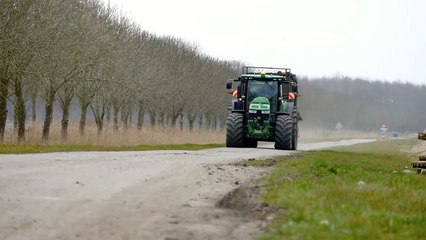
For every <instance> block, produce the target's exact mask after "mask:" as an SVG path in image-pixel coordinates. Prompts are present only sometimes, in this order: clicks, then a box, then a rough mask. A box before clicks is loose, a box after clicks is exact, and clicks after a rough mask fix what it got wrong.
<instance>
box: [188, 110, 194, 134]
mask: <svg viewBox="0 0 426 240" xmlns="http://www.w3.org/2000/svg"><path fill="white" fill-rule="evenodd" d="M186 118H188V123H189V131H191V132H192V131H193V130H194V122H195V118H196V115H195V114H190V113H187V114H186Z"/></svg>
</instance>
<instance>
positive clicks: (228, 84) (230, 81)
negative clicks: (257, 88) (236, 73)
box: [226, 80, 232, 90]
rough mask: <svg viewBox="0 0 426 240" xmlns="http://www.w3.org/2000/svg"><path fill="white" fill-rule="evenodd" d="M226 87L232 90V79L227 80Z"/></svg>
mask: <svg viewBox="0 0 426 240" xmlns="http://www.w3.org/2000/svg"><path fill="white" fill-rule="evenodd" d="M226 89H227V90H231V89H232V80H228V81H227V82H226Z"/></svg>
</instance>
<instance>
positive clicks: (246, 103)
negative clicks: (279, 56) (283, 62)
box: [226, 67, 302, 150]
mask: <svg viewBox="0 0 426 240" xmlns="http://www.w3.org/2000/svg"><path fill="white" fill-rule="evenodd" d="M233 83H235V85H236V88H235V89H234V88H233ZM226 88H227V89H228V93H230V94H232V95H233V96H234V99H233V100H232V103H231V104H230V105H229V106H228V117H227V119H226V146H227V147H252V148H256V147H257V142H258V141H268V142H275V148H276V149H283V150H296V149H297V141H298V134H299V133H298V121H300V120H302V118H301V117H300V114H299V112H298V109H297V98H298V90H297V78H296V75H295V74H292V73H291V70H290V69H289V68H269V67H268V68H266V67H243V73H242V75H241V76H240V77H239V78H238V79H233V80H229V81H228V82H227V83H226Z"/></svg>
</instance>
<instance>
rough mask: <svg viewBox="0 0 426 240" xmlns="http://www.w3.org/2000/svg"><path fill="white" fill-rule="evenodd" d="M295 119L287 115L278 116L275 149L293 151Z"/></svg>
mask: <svg viewBox="0 0 426 240" xmlns="http://www.w3.org/2000/svg"><path fill="white" fill-rule="evenodd" d="M292 135H293V119H292V117H290V116H287V115H279V116H277V122H276V125H275V149H281V150H291V149H292Z"/></svg>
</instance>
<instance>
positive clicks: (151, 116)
mask: <svg viewBox="0 0 426 240" xmlns="http://www.w3.org/2000/svg"><path fill="white" fill-rule="evenodd" d="M148 112H149V121H150V123H151V127H152V128H155V120H156V118H157V114H156V113H155V111H152V110H149V111H148Z"/></svg>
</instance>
